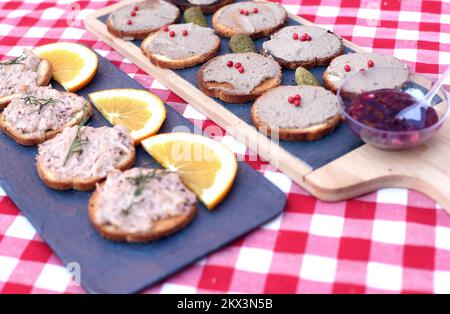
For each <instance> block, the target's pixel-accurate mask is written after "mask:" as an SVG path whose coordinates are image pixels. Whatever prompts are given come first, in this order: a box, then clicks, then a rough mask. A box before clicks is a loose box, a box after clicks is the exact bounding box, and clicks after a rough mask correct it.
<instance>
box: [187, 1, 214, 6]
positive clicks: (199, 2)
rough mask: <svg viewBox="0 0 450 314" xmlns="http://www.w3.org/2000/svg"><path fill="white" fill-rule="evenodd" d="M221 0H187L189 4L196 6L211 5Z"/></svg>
mask: <svg viewBox="0 0 450 314" xmlns="http://www.w3.org/2000/svg"><path fill="white" fill-rule="evenodd" d="M217 1H219V0H187V2H189V3H191V4H195V5H209V4H213V3H214V2H217Z"/></svg>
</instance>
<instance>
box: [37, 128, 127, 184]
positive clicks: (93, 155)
mask: <svg viewBox="0 0 450 314" xmlns="http://www.w3.org/2000/svg"><path fill="white" fill-rule="evenodd" d="M77 130H78V126H73V127H67V128H65V129H64V130H63V131H62V132H61V133H60V134H58V135H57V136H56V137H54V138H53V139H51V140H48V141H46V142H44V143H43V144H41V145H39V147H38V156H37V161H38V162H39V163H40V164H41V166H42V167H43V168H44V169H45V170H46V171H50V172H51V173H52V175H53V176H55V177H56V178H59V179H75V178H92V177H95V178H103V177H105V176H106V175H107V173H108V171H110V170H112V169H114V168H115V166H116V165H117V164H118V163H119V162H120V161H122V159H124V158H128V156H129V155H130V153H133V152H134V145H133V139H132V138H131V136H130V134H129V132H128V130H127V129H126V128H125V127H124V126H121V125H119V126H115V127H112V128H111V127H100V128H93V127H89V126H85V127H82V128H81V131H80V133H79V134H80V139H81V141H83V143H84V144H83V145H82V146H81V147H80V149H79V150H78V151H77V152H75V153H74V154H73V155H72V156H70V158H68V159H67V156H68V153H69V150H70V147H71V145H72V143H73V141H74V139H75V137H76V136H77Z"/></svg>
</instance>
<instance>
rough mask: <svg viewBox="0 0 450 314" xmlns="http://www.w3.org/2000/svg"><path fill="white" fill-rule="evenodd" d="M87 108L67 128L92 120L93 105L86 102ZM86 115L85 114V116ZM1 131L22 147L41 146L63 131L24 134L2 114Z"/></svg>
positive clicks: (0, 115) (75, 116)
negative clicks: (38, 134)
mask: <svg viewBox="0 0 450 314" xmlns="http://www.w3.org/2000/svg"><path fill="white" fill-rule="evenodd" d="M85 103H86V108H85V109H84V110H83V109H82V110H80V111H79V112H78V113H77V114H75V115H74V116H73V118H72V119H71V120H70V121H69V122H68V123H67V124H66V126H65V127H71V126H74V125H76V124H78V123H80V121H81V120H82V119H83V117H88V118H90V117H91V116H92V112H93V110H92V105H91V104H90V103H89V102H88V101H86V102H85ZM83 113H84V114H83ZM0 129H2V130H3V132H5V133H6V134H7V135H8V136H9V137H11V138H12V139H13V140H14V141H16V142H17V143H18V144H20V145H24V146H34V145H39V144H41V143H43V142H45V141H47V140H49V139H51V138H53V137H55V136H56V135H57V134H58V133H60V132H61V131H62V129H58V130H51V131H46V132H45V133H43V134H42V135H40V136H36V135H30V134H24V133H22V132H20V131H19V130H17V129H16V128H15V127H14V125H13V124H11V123H10V122H9V121H7V120H6V119H5V117H4V113H0Z"/></svg>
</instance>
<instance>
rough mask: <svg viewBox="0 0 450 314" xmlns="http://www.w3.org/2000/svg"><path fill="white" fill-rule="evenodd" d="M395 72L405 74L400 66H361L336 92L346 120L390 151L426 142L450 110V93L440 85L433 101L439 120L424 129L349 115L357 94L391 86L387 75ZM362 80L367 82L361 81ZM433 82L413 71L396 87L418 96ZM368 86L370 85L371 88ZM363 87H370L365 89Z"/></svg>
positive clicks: (367, 139) (366, 138) (369, 140)
mask: <svg viewBox="0 0 450 314" xmlns="http://www.w3.org/2000/svg"><path fill="white" fill-rule="evenodd" d="M397 72H398V73H397ZM395 75H403V76H404V75H405V72H404V71H403V72H402V71H401V70H400V69H399V70H395V69H392V68H390V69H387V68H376V67H375V68H371V69H367V70H361V71H360V72H357V73H354V74H352V75H350V76H349V77H348V78H346V79H345V80H344V82H343V83H342V85H341V86H340V87H339V89H338V91H337V96H338V98H339V101H340V103H341V111H342V114H343V116H344V124H345V125H346V126H347V127H348V128H350V129H351V130H352V131H353V132H354V133H355V134H356V135H358V136H359V137H360V138H361V140H362V141H364V142H365V143H367V144H370V145H372V146H375V147H377V148H379V149H382V150H389V151H397V150H403V149H407V148H411V147H414V146H417V145H420V144H422V143H424V142H426V141H427V140H429V139H430V138H431V137H432V136H433V135H434V134H436V133H437V132H438V131H439V129H440V128H441V126H442V125H443V123H444V122H445V120H446V118H447V116H448V114H449V104H448V101H449V99H448V95H447V93H446V91H445V90H444V89H443V88H442V87H441V89H440V90H439V91H438V93H437V95H436V96H435V97H434V98H433V100H432V102H431V105H432V106H433V108H434V109H435V110H436V112H437V115H438V121H437V122H436V123H434V124H433V125H431V126H428V127H426V128H423V129H419V130H408V131H388V130H382V129H378V128H374V127H371V126H368V125H366V124H363V123H361V122H359V121H357V120H355V119H354V118H352V117H351V116H350V115H349V113H348V109H349V107H350V104H351V101H352V100H353V99H355V98H357V97H358V96H359V95H360V94H361V93H362V92H370V91H375V90H379V89H383V88H387V87H389V86H385V82H386V77H388V78H389V77H395ZM397 77H398V76H397ZM400 77H401V76H400ZM387 80H389V79H387ZM361 82H365V83H363V84H361ZM432 83H433V82H432V81H431V80H430V79H429V78H427V77H426V76H423V75H420V74H415V73H410V74H409V77H408V79H407V81H406V82H404V83H403V84H402V85H401V86H399V87H397V89H399V90H401V91H403V92H406V93H408V94H410V95H411V96H413V97H414V98H415V99H417V100H418V99H421V98H422V97H423V96H424V95H425V94H426V93H427V91H428V89H429V88H430V87H431V85H432ZM355 86H356V88H355ZM362 86H364V87H362ZM367 86H371V87H370V88H369V87H367ZM364 88H368V89H366V90H364ZM356 90H357V91H356Z"/></svg>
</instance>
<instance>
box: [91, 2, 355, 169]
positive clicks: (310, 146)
mask: <svg viewBox="0 0 450 314" xmlns="http://www.w3.org/2000/svg"><path fill="white" fill-rule="evenodd" d="M237 2H239V1H237ZM106 18H107V15H105V16H102V17H100V18H99V20H100V21H102V22H103V23H105V21H106ZM211 18H212V15H206V19H207V20H208V25H209V26H210V27H212V22H211ZM182 23H184V22H182ZM288 25H299V22H297V21H296V20H294V19H291V18H290V19H288ZM267 39H268V38H261V39H258V40H255V41H254V42H255V45H256V48H257V49H258V50H259V51H260V50H261V47H262V43H263V42H264V41H266V40H267ZM228 41H229V40H228V39H227V38H221V49H220V53H219V54H220V55H223V54H226V53H230V51H229V49H228ZM132 42H133V44H134V45H136V46H138V47H140V46H141V42H142V41H141V40H134V41H132ZM351 51H352V50H350V49H349V48H345V53H349V52H351ZM149 62H150V61H149ZM200 66H201V65H199V66H196V67H192V68H188V69H183V70H174V72H175V73H176V74H178V75H179V76H181V77H182V78H183V79H185V80H186V81H188V82H189V83H191V84H192V85H193V86H195V87H196V88H198V84H197V71H198V70H199V68H200ZM325 69H326V67H316V68H314V69H312V70H311V72H312V73H313V74H314V76H315V77H316V78H317V79H318V80H319V81H320V83H321V84H322V82H323V80H322V76H323V72H324V71H325ZM294 73H295V71H293V70H287V69H283V78H282V84H283V85H296V84H295V79H294ZM214 100H215V101H216V102H217V103H219V104H221V105H222V106H224V107H225V108H227V109H228V110H229V111H231V112H232V113H233V114H234V115H236V116H237V117H239V118H240V119H242V120H243V121H245V122H246V123H248V124H249V125H253V122H252V119H251V114H250V110H251V107H252V102H248V103H245V104H229V103H225V102H223V101H221V100H220V99H216V98H215V99H214ZM279 144H280V146H281V147H282V148H284V149H285V150H286V151H288V152H289V153H290V154H292V155H293V156H296V157H297V158H299V159H300V160H302V161H304V162H305V163H307V164H308V165H309V166H310V167H311V168H313V169H317V168H320V167H322V166H324V165H326V164H328V163H329V162H331V161H333V160H336V159H338V158H339V157H341V156H343V155H345V154H347V153H349V152H351V151H352V150H354V149H356V148H358V147H359V146H361V145H363V144H364V143H363V142H362V141H361V140H360V139H359V138H358V137H357V136H356V135H355V134H353V133H352V132H351V131H350V130H349V129H348V128H346V127H345V126H344V125H340V126H339V127H338V128H337V129H336V130H335V131H334V132H333V133H331V134H329V135H327V136H325V137H324V138H323V139H321V140H319V141H314V142H289V141H283V140H280V142H279Z"/></svg>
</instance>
